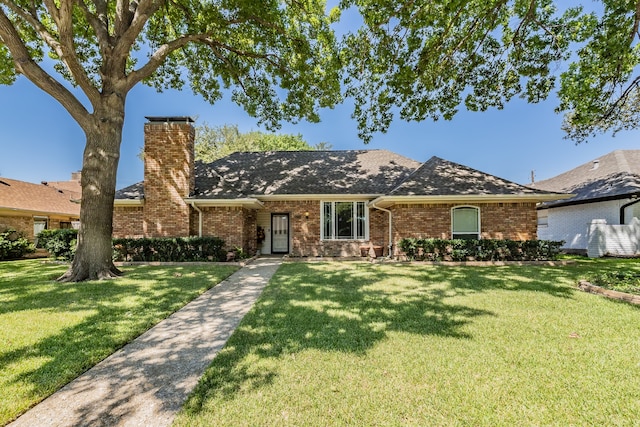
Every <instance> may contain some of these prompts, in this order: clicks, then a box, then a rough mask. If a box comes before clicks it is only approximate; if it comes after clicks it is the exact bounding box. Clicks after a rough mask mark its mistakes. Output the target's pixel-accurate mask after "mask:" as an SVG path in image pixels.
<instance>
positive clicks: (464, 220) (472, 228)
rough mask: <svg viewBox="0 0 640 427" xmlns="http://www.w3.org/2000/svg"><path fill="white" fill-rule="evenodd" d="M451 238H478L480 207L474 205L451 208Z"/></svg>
mask: <svg viewBox="0 0 640 427" xmlns="http://www.w3.org/2000/svg"><path fill="white" fill-rule="evenodd" d="M451 238H453V239H479V238H480V209H479V208H476V207H474V206H456V207H455V208H453V209H451Z"/></svg>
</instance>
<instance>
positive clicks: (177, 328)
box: [9, 258, 281, 427]
mask: <svg viewBox="0 0 640 427" xmlns="http://www.w3.org/2000/svg"><path fill="white" fill-rule="evenodd" d="M280 264H281V260H280V259H276V258H259V259H257V260H255V261H254V262H252V263H251V264H249V265H247V266H246V267H244V268H242V269H240V270H239V271H237V272H236V273H234V274H233V275H231V276H230V277H229V278H227V279H226V280H225V281H223V282H222V283H220V284H218V285H217V286H215V287H213V288H212V289H210V290H209V291H207V292H206V293H204V294H203V295H201V296H200V297H198V298H197V299H195V300H194V301H192V302H191V303H189V304H188V305H186V306H185V307H184V308H182V309H181V310H180V311H178V312H176V313H174V314H173V315H172V316H171V317H169V318H167V319H166V320H163V321H162V322H160V323H159V324H158V325H156V326H155V327H153V328H151V329H150V330H148V331H147V332H145V333H144V334H143V335H141V336H140V337H138V338H137V339H136V340H135V341H133V342H131V343H130V344H128V345H127V346H125V347H123V348H122V349H121V350H119V351H117V352H116V353H114V354H113V355H111V356H109V357H108V358H106V359H105V360H103V361H102V362H100V363H99V364H97V365H96V366H94V367H93V368H92V369H90V370H89V371H87V372H86V373H84V374H83V375H81V376H80V377H78V378H77V379H75V380H74V381H72V382H71V383H69V384H67V385H66V386H65V387H63V388H62V389H60V390H59V391H58V392H56V393H55V394H53V395H52V396H50V397H49V398H47V399H46V400H44V401H43V402H41V403H40V404H38V405H37V406H35V407H33V408H32V409H31V410H29V411H28V412H26V413H25V414H23V415H22V416H21V417H20V418H18V419H17V420H16V421H14V422H13V423H12V424H9V425H10V426H12V427H18V426H29V427H33V426H154V427H160V426H167V425H170V424H171V422H172V421H173V419H174V417H175V415H176V413H177V412H178V410H179V409H180V408H181V407H182V405H183V404H184V402H185V400H186V398H187V396H188V395H189V393H190V392H191V391H192V390H193V388H194V387H195V385H196V384H197V382H198V380H199V379H200V377H201V376H202V374H203V373H204V371H205V369H206V368H207V366H209V364H210V363H211V361H212V360H213V358H214V357H215V355H216V354H217V353H218V351H220V349H222V347H223V346H224V344H225V343H226V342H227V339H228V338H229V337H230V336H231V334H232V333H233V331H234V330H235V328H236V327H237V326H238V324H239V323H240V320H242V318H243V317H244V315H245V314H246V313H247V312H248V311H249V309H250V308H251V307H252V306H253V303H254V302H255V301H256V299H257V298H258V296H259V295H260V293H261V292H262V289H263V288H264V286H265V285H266V284H267V283H268V282H269V279H270V278H271V276H272V275H273V274H274V273H275V271H276V270H277V269H278V267H279V266H280Z"/></svg>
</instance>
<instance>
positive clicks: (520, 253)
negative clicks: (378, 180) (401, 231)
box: [399, 237, 564, 261]
mask: <svg viewBox="0 0 640 427" xmlns="http://www.w3.org/2000/svg"><path fill="white" fill-rule="evenodd" d="M563 244H564V242H556V241H550V240H523V241H518V240H506V239H505V240H498V239H480V240H475V239H451V240H449V239H417V238H414V237H410V238H405V239H402V240H400V242H399V246H400V249H401V250H402V251H403V252H404V253H405V255H406V256H407V258H408V259H409V260H427V261H443V260H445V261H467V260H469V261H471V260H473V261H543V260H553V259H556V258H557V257H558V254H559V253H560V247H561V246H562V245H563Z"/></svg>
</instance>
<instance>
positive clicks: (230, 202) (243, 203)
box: [184, 197, 264, 209]
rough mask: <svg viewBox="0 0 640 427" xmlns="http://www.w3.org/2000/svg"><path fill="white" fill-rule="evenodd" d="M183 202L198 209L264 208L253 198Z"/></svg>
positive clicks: (189, 200)
mask: <svg viewBox="0 0 640 427" xmlns="http://www.w3.org/2000/svg"><path fill="white" fill-rule="evenodd" d="M184 201H185V202H187V203H188V204H190V205H193V204H195V205H196V206H198V207H199V208H208V207H242V208H247V209H260V208H262V207H263V206H264V203H262V202H261V201H260V200H258V199H256V198H253V197H245V198H239V199H184Z"/></svg>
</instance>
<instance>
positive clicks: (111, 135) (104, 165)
mask: <svg viewBox="0 0 640 427" xmlns="http://www.w3.org/2000/svg"><path fill="white" fill-rule="evenodd" d="M91 119H92V120H91V123H90V125H89V126H87V127H86V128H84V131H85V136H86V146H85V150H84V156H83V164H82V177H81V185H82V204H81V206H80V229H79V230H78V246H77V249H76V254H75V257H74V259H73V262H72V264H71V266H70V267H69V269H68V270H67V272H66V273H65V274H63V275H62V276H61V277H59V278H58V281H60V282H80V281H84V280H102V279H110V278H114V277H117V276H119V275H121V272H120V270H118V269H117V268H116V267H115V265H114V264H113V260H112V253H113V249H112V243H111V242H112V240H111V239H112V233H113V200H114V197H115V188H116V173H117V170H118V161H119V158H120V144H121V142H122V126H123V124H124V96H123V95H116V94H111V95H102V102H101V106H100V108H98V109H97V110H95V111H94V113H93V114H92V115H91Z"/></svg>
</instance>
